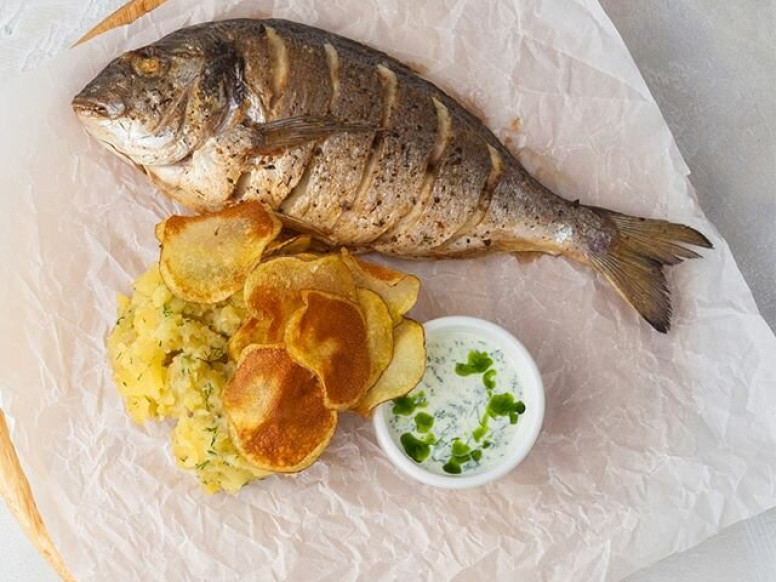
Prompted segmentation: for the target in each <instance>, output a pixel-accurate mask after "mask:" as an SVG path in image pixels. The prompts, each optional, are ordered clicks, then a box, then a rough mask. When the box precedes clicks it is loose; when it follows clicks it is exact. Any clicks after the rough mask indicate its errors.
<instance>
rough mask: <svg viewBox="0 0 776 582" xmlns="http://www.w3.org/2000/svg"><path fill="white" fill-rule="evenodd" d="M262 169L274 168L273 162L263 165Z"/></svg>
mask: <svg viewBox="0 0 776 582" xmlns="http://www.w3.org/2000/svg"><path fill="white" fill-rule="evenodd" d="M264 169H265V170H274V169H275V164H267V165H266V166H264Z"/></svg>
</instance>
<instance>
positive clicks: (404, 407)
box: [391, 391, 428, 416]
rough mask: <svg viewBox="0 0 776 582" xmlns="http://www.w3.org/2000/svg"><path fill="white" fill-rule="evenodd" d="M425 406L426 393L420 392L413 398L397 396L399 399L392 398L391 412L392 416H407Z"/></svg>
mask: <svg viewBox="0 0 776 582" xmlns="http://www.w3.org/2000/svg"><path fill="white" fill-rule="evenodd" d="M426 404H428V403H427V402H426V393H425V392H423V391H420V392H418V393H417V394H416V395H415V396H399V398H394V399H393V408H392V409H391V410H392V412H393V413H394V414H398V415H400V416H409V415H410V414H412V413H413V412H415V409H416V408H423V407H425V406H426Z"/></svg>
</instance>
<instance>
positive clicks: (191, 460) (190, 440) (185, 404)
mask: <svg viewBox="0 0 776 582" xmlns="http://www.w3.org/2000/svg"><path fill="white" fill-rule="evenodd" d="M118 305H119V318H118V321H117V322H116V327H115V328H114V329H113V331H112V332H111V334H110V336H109V337H108V354H109V356H110V361H111V364H112V366H113V377H114V379H115V381H116V386H117V387H118V390H119V392H120V394H121V395H122V396H123V397H124V401H125V403H126V407H127V411H128V412H129V414H130V416H131V417H132V418H133V419H134V420H135V422H137V423H139V424H142V423H143V422H145V421H147V420H149V419H150V420H157V421H159V420H163V419H167V418H169V419H173V420H175V421H176V425H175V428H174V430H173V432H172V450H173V454H174V455H175V458H176V460H177V463H178V465H179V466H180V467H182V468H185V469H190V470H193V471H194V472H196V473H197V476H198V477H199V480H200V482H201V483H202V485H203V486H204V488H205V489H206V490H207V491H208V492H210V493H214V492H216V491H221V490H225V491H230V492H234V491H237V490H238V489H240V487H242V486H243V485H244V484H246V483H247V482H249V481H251V480H253V479H260V478H262V477H265V476H267V475H268V474H269V473H268V472H266V471H262V470H260V469H256V468H254V467H252V466H251V465H249V464H248V463H246V462H245V460H244V459H243V458H242V457H241V456H240V454H239V453H238V452H237V449H236V448H235V446H234V444H233V443H232V440H231V438H230V437H229V431H228V428H227V426H226V419H225V418H224V416H223V413H222V408H221V393H222V391H223V389H224V386H225V385H226V383H227V382H228V381H229V379H230V377H231V375H232V373H233V372H234V368H235V362H234V361H233V360H231V359H229V357H228V354H227V342H228V340H229V337H231V336H232V335H233V334H234V332H235V331H237V328H238V327H239V326H240V323H241V322H242V320H243V319H244V318H245V316H246V309H245V305H244V303H243V300H242V292H239V293H236V294H234V295H233V296H232V297H230V298H229V299H227V300H226V301H222V302H221V303H216V304H214V305H204V304H198V303H188V302H186V301H183V300H182V299H179V298H177V297H175V296H174V295H173V294H172V293H171V292H170V290H169V289H168V288H167V287H166V286H165V284H164V282H163V281H162V278H161V276H160V274H159V266H158V265H154V266H153V267H152V268H150V269H149V270H148V271H147V272H146V273H144V274H143V275H141V276H140V277H139V278H138V279H137V281H135V284H134V293H133V294H132V297H126V296H123V295H122V296H119V299H118Z"/></svg>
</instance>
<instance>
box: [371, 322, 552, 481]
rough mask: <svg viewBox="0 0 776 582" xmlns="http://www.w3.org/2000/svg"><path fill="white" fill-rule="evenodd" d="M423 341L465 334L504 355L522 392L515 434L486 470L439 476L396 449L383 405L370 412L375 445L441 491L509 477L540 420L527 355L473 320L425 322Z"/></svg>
mask: <svg viewBox="0 0 776 582" xmlns="http://www.w3.org/2000/svg"><path fill="white" fill-rule="evenodd" d="M424 327H425V329H426V340H427V341H428V340H429V339H430V338H433V337H435V336H439V335H440V334H446V333H451V332H467V333H471V334H474V335H476V336H479V337H481V338H483V339H484V340H486V341H489V342H491V343H493V344H495V345H497V346H499V347H500V348H501V349H502V350H503V351H504V355H505V356H506V357H507V358H508V360H509V361H511V362H512V363H513V365H514V367H515V371H516V373H517V376H518V380H519V381H520V385H521V387H522V389H523V397H522V399H523V401H524V402H525V404H526V412H525V413H524V414H521V415H520V425H519V429H518V430H517V431H515V434H514V436H513V441H512V443H511V444H510V448H509V450H508V451H507V453H506V454H505V455H504V456H503V457H502V459H501V461H500V462H499V463H498V464H497V465H494V466H492V467H490V468H488V469H486V470H483V471H479V472H476V473H472V474H468V475H467V474H462V475H440V474H438V473H432V472H431V471H428V470H426V469H425V468H424V467H423V466H421V465H419V464H417V463H415V461H413V460H412V459H410V458H409V457H408V456H407V455H406V454H405V453H404V451H403V450H401V448H400V447H399V445H397V443H396V441H395V440H394V439H393V437H392V436H391V432H390V431H391V429H390V427H389V425H388V416H389V415H390V414H391V407H392V403H391V402H386V403H384V404H382V405H380V406H379V407H377V409H376V410H375V411H374V416H373V422H374V427H375V431H376V433H377V441H378V443H379V444H380V447H382V449H383V451H384V452H385V454H386V455H387V456H388V458H389V459H391V461H393V462H394V463H395V464H396V466H397V467H398V468H399V469H401V470H402V471H403V472H404V473H406V474H407V475H410V476H411V477H414V478H415V479H417V480H418V481H421V482H423V483H426V484H428V485H433V486H435V487H445V488H448V489H463V488H468V487H477V486H479V485H484V484H486V483H490V482H491V481H494V480H496V479H499V478H501V477H503V476H504V475H506V474H507V473H509V472H510V471H511V470H512V469H514V468H515V467H517V465H518V464H520V462H521V461H522V460H523V459H524V458H525V457H526V456H527V455H528V452H529V451H530V450H531V447H533V445H534V443H535V442H536V438H537V437H538V436H539V431H540V430H541V428H542V421H543V420H544V387H543V385H542V378H541V376H540V374H539V369H538V368H537V367H536V363H535V362H534V360H533V358H532V357H531V354H529V353H528V350H526V349H525V347H524V346H523V344H521V343H520V342H519V341H518V340H517V339H516V338H515V337H514V336H513V335H512V334H510V333H509V332H508V331H506V330H505V329H504V328H502V327H499V326H498V325H496V324H495V323H491V322H489V321H485V320H484V319H477V318H474V317H462V316H452V317H442V318H439V319H434V320H432V321H429V322H426V323H425V324H424Z"/></svg>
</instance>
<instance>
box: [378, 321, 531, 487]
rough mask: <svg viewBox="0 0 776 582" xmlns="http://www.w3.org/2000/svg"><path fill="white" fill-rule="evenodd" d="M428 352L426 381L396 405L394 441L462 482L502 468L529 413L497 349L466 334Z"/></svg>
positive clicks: (435, 343) (433, 343)
mask: <svg viewBox="0 0 776 582" xmlns="http://www.w3.org/2000/svg"><path fill="white" fill-rule="evenodd" d="M426 347H427V352H428V356H427V362H428V365H427V368H426V372H425V374H424V376H423V379H422V380H421V382H420V383H419V384H418V386H417V387H416V388H415V389H414V390H413V391H412V392H410V393H409V394H408V395H406V396H403V397H401V398H397V399H395V400H394V401H393V403H392V405H391V408H390V411H391V412H390V414H388V424H389V426H390V427H391V429H392V433H393V438H394V440H395V441H396V442H397V444H398V445H399V447H400V448H401V449H402V450H404V452H405V453H406V454H407V456H408V457H409V458H411V459H412V460H413V461H415V462H416V463H418V464H419V465H421V466H423V467H425V468H427V469H428V470H430V471H432V472H435V473H440V474H450V475H459V474H466V473H471V472H480V471H482V470H486V469H488V468H490V467H491V466H493V465H497V464H498V463H499V462H500V460H501V459H502V458H503V457H504V455H505V454H506V452H507V451H508V449H509V446H510V444H511V442H512V441H513V438H514V436H515V434H516V433H517V431H518V430H519V426H520V422H519V421H520V415H521V414H523V413H524V412H525V410H526V405H525V403H524V402H523V400H522V396H523V391H522V388H521V386H520V382H519V380H518V376H517V373H516V372H515V369H514V366H513V365H512V364H511V362H510V361H509V360H508V359H507V357H506V356H505V355H504V352H503V351H502V350H501V349H500V348H499V347H498V346H497V345H494V344H492V343H491V342H489V341H487V340H484V339H482V338H481V337H479V336H477V335H474V334H471V333H467V332H453V333H449V334H445V335H442V336H440V337H436V338H430V339H429V340H428V342H427V346H426Z"/></svg>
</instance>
